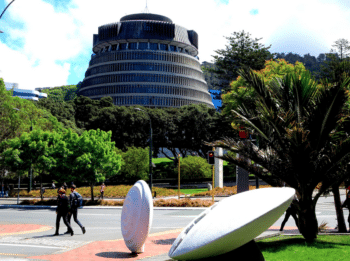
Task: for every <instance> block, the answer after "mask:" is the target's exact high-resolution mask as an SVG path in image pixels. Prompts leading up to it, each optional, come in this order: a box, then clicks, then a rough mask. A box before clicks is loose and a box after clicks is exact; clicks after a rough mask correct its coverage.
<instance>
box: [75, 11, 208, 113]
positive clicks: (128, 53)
mask: <svg viewBox="0 0 350 261" xmlns="http://www.w3.org/2000/svg"><path fill="white" fill-rule="evenodd" d="M93 52H94V54H93V55H92V57H91V61H90V63H89V68H88V69H87V71H86V73H85V78H84V81H83V83H82V85H81V86H80V89H79V93H78V94H79V95H84V96H87V97H90V98H91V99H100V98H102V97H106V96H111V97H112V98H113V102H114V104H115V105H120V106H133V105H142V106H146V107H180V106H183V105H189V104H206V105H207V106H209V107H214V105H213V103H212V99H211V96H210V94H209V92H208V86H207V84H206V82H205V80H204V75H203V73H202V70H201V67H200V63H199V61H198V57H197V55H198V35H197V33H196V32H195V31H191V30H187V29H185V28H183V27H181V26H178V25H175V24H174V23H173V22H172V21H171V20H170V19H169V18H167V17H165V16H161V15H156V14H148V13H142V14H132V15H127V16H124V17H122V18H121V19H120V22H118V23H113V24H107V25H103V26H100V27H99V28H98V34H94V37H93Z"/></svg>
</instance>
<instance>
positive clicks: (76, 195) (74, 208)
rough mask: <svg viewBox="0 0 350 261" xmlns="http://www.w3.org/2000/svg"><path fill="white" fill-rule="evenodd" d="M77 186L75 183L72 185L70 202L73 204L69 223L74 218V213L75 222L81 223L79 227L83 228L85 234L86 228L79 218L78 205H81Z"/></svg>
mask: <svg viewBox="0 0 350 261" xmlns="http://www.w3.org/2000/svg"><path fill="white" fill-rule="evenodd" d="M76 188H77V187H76V186H75V185H72V186H71V188H70V189H71V193H70V195H69V203H70V205H71V211H70V212H69V214H68V223H69V224H71V223H70V220H71V218H72V215H73V218H74V221H75V223H77V224H78V225H79V227H80V228H81V230H82V231H83V234H85V232H86V230H85V227H84V226H83V225H82V224H81V223H80V221H79V220H78V207H79V201H78V200H79V197H81V196H80V194H79V193H78V192H77V191H76ZM69 233H70V231H69V230H67V232H66V233H65V234H69Z"/></svg>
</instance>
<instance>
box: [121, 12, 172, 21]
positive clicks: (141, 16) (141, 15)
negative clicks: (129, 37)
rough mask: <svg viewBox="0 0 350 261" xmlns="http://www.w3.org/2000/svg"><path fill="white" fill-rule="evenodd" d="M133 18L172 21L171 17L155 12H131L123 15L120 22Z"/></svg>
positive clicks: (132, 19) (133, 19)
mask: <svg viewBox="0 0 350 261" xmlns="http://www.w3.org/2000/svg"><path fill="white" fill-rule="evenodd" d="M135 20H152V21H162V22H168V23H172V22H173V21H172V20H171V19H169V18H168V17H166V16H163V15H157V14H146V13H139V14H131V15H126V16H123V17H122V18H121V19H120V22H125V21H135Z"/></svg>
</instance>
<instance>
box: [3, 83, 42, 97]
mask: <svg viewBox="0 0 350 261" xmlns="http://www.w3.org/2000/svg"><path fill="white" fill-rule="evenodd" d="M5 88H6V90H7V91H12V96H16V97H19V98H22V99H26V100H32V101H38V100H39V99H41V98H47V94H46V93H42V92H38V91H34V90H27V89H19V88H18V83H10V82H5Z"/></svg>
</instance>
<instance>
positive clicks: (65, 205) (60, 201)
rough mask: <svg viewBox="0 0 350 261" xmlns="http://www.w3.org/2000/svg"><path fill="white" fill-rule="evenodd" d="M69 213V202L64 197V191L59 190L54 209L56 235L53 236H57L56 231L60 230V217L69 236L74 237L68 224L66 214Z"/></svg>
mask: <svg viewBox="0 0 350 261" xmlns="http://www.w3.org/2000/svg"><path fill="white" fill-rule="evenodd" d="M69 211H70V205H69V200H68V198H67V196H66V191H65V190H64V189H60V190H59V191H58V197H57V209H56V214H57V217H56V233H55V234H54V236H58V235H59V233H58V230H59V228H60V221H61V217H62V218H63V222H64V224H65V225H66V226H67V228H68V231H69V233H70V234H71V236H73V235H74V232H73V229H72V227H71V226H70V224H69V222H68V213H69Z"/></svg>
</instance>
